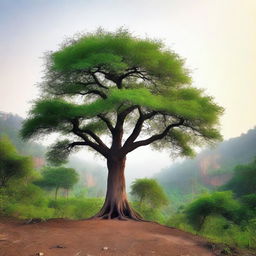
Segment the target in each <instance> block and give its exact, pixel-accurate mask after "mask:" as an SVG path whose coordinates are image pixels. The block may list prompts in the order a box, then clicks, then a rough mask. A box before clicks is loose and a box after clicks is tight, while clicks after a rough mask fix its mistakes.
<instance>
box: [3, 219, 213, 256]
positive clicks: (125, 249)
mask: <svg viewBox="0 0 256 256" xmlns="http://www.w3.org/2000/svg"><path fill="white" fill-rule="evenodd" d="M205 245H206V241H205V240H203V239H202V238H199V237H197V236H194V235H191V234H188V233H186V232H183V231H180V230H177V229H174V228H168V227H165V226H162V225H159V224H156V223H150V222H136V221H117V220H86V221H72V220H63V219H56V220H49V221H47V222H43V223H37V224H27V225H25V224H22V223H21V222H20V221H17V220H4V219H2V220H1V219H0V256H35V255H39V254H38V253H39V252H42V253H43V254H42V255H44V256H139V255H140V256H161V255H163V256H213V255H214V254H213V253H212V252H211V251H210V250H209V249H207V247H206V246H205Z"/></svg>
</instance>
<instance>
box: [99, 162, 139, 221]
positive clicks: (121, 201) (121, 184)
mask: <svg viewBox="0 0 256 256" xmlns="http://www.w3.org/2000/svg"><path fill="white" fill-rule="evenodd" d="M125 161H126V158H125V157H123V158H118V157H109V158H108V159H107V166H108V181H107V194H106V198H105V202H104V205H103V207H102V209H101V210H100V212H99V213H98V214H96V215H95V216H94V217H95V218H102V219H120V220H126V219H134V220H142V218H141V216H140V215H139V214H138V213H137V212H136V211H134V210H133V209H132V208H131V207H130V205H129V203H128V199H127V195H126V189H125V176H124V169H125Z"/></svg>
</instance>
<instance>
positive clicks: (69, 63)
mask: <svg viewBox="0 0 256 256" xmlns="http://www.w3.org/2000/svg"><path fill="white" fill-rule="evenodd" d="M190 84H191V78H190V76H189V72H188V70H187V69H186V68H184V61H183V60H182V59H181V58H180V57H179V56H178V55H177V54H176V53H174V52H172V51H171V50H168V49H166V48H165V46H164V44H163V43H162V42H160V41H157V40H151V39H141V38H137V37H135V36H133V35H131V34H130V33H129V32H127V31H125V30H118V31H117V32H114V33H110V32H105V31H102V30H98V31H97V32H95V33H89V34H85V35H82V36H80V37H79V38H78V39H74V38H73V39H71V40H69V41H67V42H65V43H64V44H63V46H62V47H61V49H59V50H58V51H56V52H52V53H50V54H49V55H48V58H47V64H46V75H45V79H44V82H43V83H42V84H41V88H42V98H41V99H40V100H38V101H37V102H35V104H34V106H33V108H32V110H31V112H30V117H29V118H28V119H27V120H26V122H25V123H24V125H23V129H22V136H23V137H24V138H32V137H36V136H39V135H42V134H46V135H47V134H49V133H50V132H59V133H60V134H61V135H62V137H63V138H62V139H61V140H59V141H57V142H56V144H54V145H53V146H52V148H51V149H50V151H49V154H48V157H49V160H54V161H55V162H58V163H61V162H62V161H63V159H65V158H67V156H68V155H69V153H70V152H72V150H73V149H75V148H77V146H88V147H90V148H92V149H94V150H95V151H97V152H98V153H100V154H101V155H103V156H104V157H105V158H106V159H107V163H108V169H109V178H108V192H107V199H106V202H105V208H107V209H105V211H103V212H105V213H108V214H107V217H109V218H112V217H116V216H120V215H122V216H126V217H134V215H133V213H131V211H130V208H129V206H128V202H125V203H120V204H122V205H123V206H122V207H119V203H116V202H115V203H113V200H112V201H111V203H110V204H109V202H107V201H108V198H109V197H110V194H111V196H112V197H116V193H115V195H113V194H112V192H111V193H110V190H116V189H120V187H122V189H120V191H121V192H120V191H119V192H118V193H119V195H122V196H121V197H122V198H123V199H124V198H126V194H125V186H124V177H123V174H121V173H123V170H124V165H125V156H126V155H127V154H128V153H129V152H131V151H133V150H135V149H136V148H138V147H141V146H146V145H152V146H154V147H156V148H163V147H165V148H168V149H169V150H170V152H172V153H173V154H178V155H185V156H191V155H193V146H195V145H198V144H201V143H203V142H205V141H207V142H214V141H216V140H218V139H220V138H221V136H220V134H219V132H218V127H217V126H218V119H219V116H220V114H221V113H222V111H223V109H222V108H221V107H219V106H218V105H217V104H216V103H214V101H213V99H212V98H211V97H209V96H207V95H205V94H204V92H203V91H202V90H200V89H196V88H193V87H191V85H190ZM102 135H107V136H103V137H102ZM103 138H104V139H103ZM108 138H110V142H109V139H108ZM108 142H109V143H108ZM114 169H115V170H117V169H118V170H119V171H114ZM113 173H115V174H113ZM110 176H111V177H110ZM112 176H113V177H112ZM114 176H115V177H116V176H119V179H116V178H115V177H114ZM121 180H123V181H122V182H121ZM114 184H119V185H118V186H119V188H116V189H113V187H115V186H116V185H114ZM120 184H122V185H120ZM110 187H112V189H110ZM109 193H110V194H109ZM109 200H110V199H109ZM115 200H118V199H114V201H115ZM125 200H126V199H125ZM125 200H122V201H125ZM103 208H104V207H103ZM103 215H105V214H103Z"/></svg>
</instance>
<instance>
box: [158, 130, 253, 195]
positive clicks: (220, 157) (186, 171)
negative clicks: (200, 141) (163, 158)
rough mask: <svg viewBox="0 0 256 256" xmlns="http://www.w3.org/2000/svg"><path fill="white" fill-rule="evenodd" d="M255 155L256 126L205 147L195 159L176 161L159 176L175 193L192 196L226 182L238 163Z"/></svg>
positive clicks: (166, 187) (246, 160)
mask: <svg viewBox="0 0 256 256" xmlns="http://www.w3.org/2000/svg"><path fill="white" fill-rule="evenodd" d="M255 156H256V128H254V129H251V130H249V131H248V132H247V133H246V134H242V135H241V136H239V137H236V138H232V139H229V140H226V141H223V142H221V143H219V144H218V145H217V146H216V147H215V148H209V149H206V150H203V151H202V152H201V153H199V154H198V155H197V157H196V158H195V159H192V160H185V161H183V162H182V163H176V164H173V165H171V166H170V167H167V168H165V169H163V170H162V171H161V172H160V173H158V174H157V175H156V176H155V177H156V178H157V179H158V180H159V181H160V183H161V184H162V185H163V186H164V187H165V189H166V190H167V191H168V193H169V194H170V195H171V196H173V195H175V194H176V195H177V194H178V195H190V196H192V195H194V194H197V193H201V192H202V191H204V190H206V189H216V188H217V187H219V186H221V185H223V184H225V183H226V182H227V181H228V180H229V179H230V178H231V177H232V170H233V168H234V166H236V165H238V164H245V163H248V162H251V161H252V160H253V159H254V157H255Z"/></svg>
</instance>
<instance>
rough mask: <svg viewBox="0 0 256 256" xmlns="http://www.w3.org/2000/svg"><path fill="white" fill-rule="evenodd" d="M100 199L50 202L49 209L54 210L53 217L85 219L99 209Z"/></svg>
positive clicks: (62, 199)
mask: <svg viewBox="0 0 256 256" xmlns="http://www.w3.org/2000/svg"><path fill="white" fill-rule="evenodd" d="M102 204H103V199H101V198H83V199H82V198H70V199H64V198H61V199H58V200H56V201H55V200H51V201H50V202H49V207H50V208H52V209H54V210H55V217H57V218H69V219H85V218H89V217H92V216H93V215H95V214H96V213H97V212H98V211H99V210H100V208H101V206H102Z"/></svg>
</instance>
